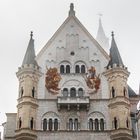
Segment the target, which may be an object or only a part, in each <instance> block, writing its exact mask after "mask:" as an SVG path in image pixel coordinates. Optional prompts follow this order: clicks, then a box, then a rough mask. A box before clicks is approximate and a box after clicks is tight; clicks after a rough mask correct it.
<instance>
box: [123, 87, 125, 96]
mask: <svg viewBox="0 0 140 140" xmlns="http://www.w3.org/2000/svg"><path fill="white" fill-rule="evenodd" d="M123 95H124V96H126V88H125V87H124V88H123Z"/></svg>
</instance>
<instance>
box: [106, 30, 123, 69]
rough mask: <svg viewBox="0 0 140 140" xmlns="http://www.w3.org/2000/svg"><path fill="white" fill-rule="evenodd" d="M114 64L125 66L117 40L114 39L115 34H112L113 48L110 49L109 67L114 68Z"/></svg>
mask: <svg viewBox="0 0 140 140" xmlns="http://www.w3.org/2000/svg"><path fill="white" fill-rule="evenodd" d="M113 64H117V65H122V66H124V65H123V61H122V58H121V56H120V53H119V50H118V47H117V45H116V42H115V39H114V33H113V32H112V42H111V48H110V61H109V63H108V66H111V67H112V66H113ZM108 66H107V67H108Z"/></svg>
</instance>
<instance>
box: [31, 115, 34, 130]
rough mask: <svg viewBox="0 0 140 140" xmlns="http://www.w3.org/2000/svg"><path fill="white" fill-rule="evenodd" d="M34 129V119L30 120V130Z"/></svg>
mask: <svg viewBox="0 0 140 140" xmlns="http://www.w3.org/2000/svg"><path fill="white" fill-rule="evenodd" d="M33 127H34V118H33V117H32V118H31V120H30V128H31V129H33Z"/></svg>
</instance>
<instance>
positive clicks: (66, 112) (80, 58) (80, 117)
mask: <svg viewBox="0 0 140 140" xmlns="http://www.w3.org/2000/svg"><path fill="white" fill-rule="evenodd" d="M102 47H103V46H102ZM102 47H101V46H100V45H99V43H98V42H97V41H96V40H95V39H94V38H93V37H92V36H91V35H90V34H89V32H88V31H87V30H86V29H85V27H84V26H83V25H82V24H81V23H80V21H79V20H78V19H77V18H76V16H75V13H72V11H70V15H69V16H68V18H67V19H66V20H65V21H64V23H63V24H62V26H61V27H60V28H59V29H58V30H57V31H56V33H55V34H54V36H53V37H52V38H51V39H50V40H49V41H48V43H47V44H46V45H45V46H44V47H43V49H42V50H41V51H40V52H39V54H38V55H37V57H36V61H37V63H38V65H39V67H40V73H41V74H40V76H39V78H38V80H37V76H35V77H34V76H32V75H33V73H31V74H30V78H29V79H26V80H27V81H28V80H29V81H28V82H29V83H26V84H25V83H24V82H23V81H24V78H25V77H26V76H29V74H28V72H29V71H30V69H31V67H30V69H29V71H27V68H25V67H24V68H23V67H22V69H23V70H24V69H25V71H23V70H21V72H20V74H18V75H22V72H23V73H24V76H23V77H22V78H23V81H22V79H21V76H19V77H20V80H19V81H20V83H19V85H20V86H19V87H20V88H21V87H24V86H26V87H27V86H34V87H35V88H36V89H35V95H34V98H35V99H31V98H29V97H28V93H27V95H26V97H24V99H22V97H21V96H20V94H21V93H20V92H19V100H18V101H19V104H18V111H17V112H18V113H17V115H16V114H14V115H11V116H10V115H7V123H6V125H5V133H4V137H5V140H16V139H17V140H20V138H16V137H15V130H16V132H17V131H20V129H19V128H18V127H19V122H18V119H19V118H20V116H22V115H24V114H23V111H24V113H25V114H26V111H29V110H30V111H29V112H28V113H29V114H28V115H27V114H26V115H27V117H33V118H34V120H33V128H32V129H33V131H34V133H35V135H36V138H35V139H37V140H60V139H63V140H93V139H94V140H104V139H105V140H111V139H113V138H111V133H112V130H114V127H113V124H112V121H113V120H112V116H111V114H115V113H114V112H113V113H112V110H111V109H112V108H111V107H109V104H110V98H111V96H110V93H111V91H110V83H109V80H108V79H107V77H106V76H105V74H104V73H105V72H106V69H105V67H106V66H107V65H108V62H109V59H110V58H109V56H108V54H107V53H106V52H105V51H104V49H103V48H102ZM62 65H63V66H64V68H65V70H64V73H61V71H60V68H61V66H62ZM67 66H68V67H69V68H68V69H69V71H70V72H67V73H66V72H65V71H66V67H67ZM76 66H79V68H80V72H79V73H76ZM82 66H84V67H85V72H83V73H81V67H82ZM92 66H93V67H95V69H96V75H99V77H100V79H101V83H100V86H99V89H98V90H97V91H95V89H91V88H89V87H88V86H87V83H86V77H87V75H88V73H89V72H88V70H89V69H90V68H91V67H92ZM49 68H57V70H58V72H59V73H60V76H61V80H60V83H59V88H60V90H59V91H58V94H55V95H54V94H53V93H51V92H50V91H48V90H47V88H46V86H45V77H46V72H47V70H48V69H49ZM35 70H36V71H37V69H35ZM36 75H37V74H36ZM35 78H36V79H35ZM31 79H32V81H33V82H32V83H30V80H31ZM116 79H117V78H116ZM34 80H35V84H34ZM123 82H124V83H125V82H127V81H126V79H125V77H124V81H123ZM72 88H74V89H75V90H76V95H74V97H71V96H72V94H71V90H72ZM30 89H32V87H28V88H27V91H28V90H30ZM64 89H67V90H68V95H66V97H65V95H64V94H63V93H64V92H63V90H64ZM79 89H82V93H81V94H82V95H80V94H79V92H78V91H79ZM19 91H20V89H19ZM126 97H127V98H128V95H127V96H126ZM25 98H28V99H25ZM24 102H26V103H27V102H31V104H30V105H28V104H27V108H28V109H27V110H26V106H25V105H24V107H22V104H23V103H24ZM123 102H124V100H122V103H123ZM136 102H137V101H136ZM128 104H129V103H128ZM123 107H125V105H124V106H123ZM110 108H111V109H110ZM133 108H134V107H133ZM23 109H24V110H23ZM120 110H121V109H120ZM114 111H116V110H115V109H114ZM128 112H129V113H130V107H129V108H128ZM128 112H127V113H128ZM129 116H130V114H129ZM28 119H29V118H28ZM45 119H46V120H45ZM97 119H98V120H97ZM44 120H45V121H44ZM90 121H92V123H93V124H92V125H91V124H90ZM102 121H103V125H104V126H101V125H102V124H101V123H102ZM121 121H123V120H120V122H121ZM44 122H46V125H45V126H44V124H45V123H44ZM55 122H56V124H57V128H56V127H55V126H54V124H55ZM97 123H98V124H97ZM26 124H27V125H28V122H27V123H26ZM50 125H51V127H50ZM128 127H129V128H128V130H130V131H131V129H132V126H131V122H130V125H129V126H128ZM43 129H45V131H43ZM55 129H56V130H55ZM21 134H22V132H21ZM127 134H128V133H127ZM134 139H135V138H134ZM21 140H22V139H21ZM114 140H115V139H114ZM116 140H117V139H116ZM126 140H127V139H126Z"/></svg>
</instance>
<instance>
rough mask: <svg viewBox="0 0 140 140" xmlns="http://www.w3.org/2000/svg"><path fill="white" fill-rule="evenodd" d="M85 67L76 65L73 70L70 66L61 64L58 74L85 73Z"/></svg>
mask: <svg viewBox="0 0 140 140" xmlns="http://www.w3.org/2000/svg"><path fill="white" fill-rule="evenodd" d="M86 71H87V70H86V66H85V64H76V65H75V66H74V68H72V66H71V65H70V64H63V63H62V64H61V65H60V73H61V74H70V73H77V74H78V73H81V74H84V73H86Z"/></svg>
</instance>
